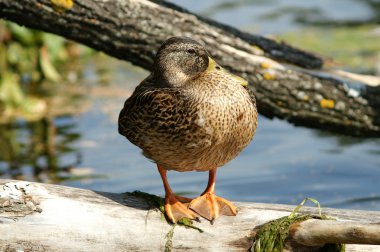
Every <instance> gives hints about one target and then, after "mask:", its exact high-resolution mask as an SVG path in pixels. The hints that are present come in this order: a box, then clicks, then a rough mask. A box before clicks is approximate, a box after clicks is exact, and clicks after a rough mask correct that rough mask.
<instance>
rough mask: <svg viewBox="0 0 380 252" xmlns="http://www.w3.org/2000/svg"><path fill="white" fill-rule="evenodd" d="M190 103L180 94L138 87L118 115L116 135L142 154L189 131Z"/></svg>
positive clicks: (149, 86) (173, 90)
mask: <svg viewBox="0 0 380 252" xmlns="http://www.w3.org/2000/svg"><path fill="white" fill-rule="evenodd" d="M190 107H191V106H189V101H188V100H187V99H186V97H184V96H183V95H182V94H181V92H180V91H178V90H176V89H171V88H155V87H153V86H151V85H144V83H142V84H140V85H139V86H138V87H137V88H136V90H135V92H134V93H133V94H132V96H131V97H130V98H129V99H127V100H126V102H125V104H124V107H123V109H122V110H121V112H120V115H119V133H120V134H121V135H123V136H125V137H126V138H127V139H128V140H129V141H131V142H132V143H133V144H135V145H137V146H139V147H140V148H142V149H143V150H145V149H146V148H149V147H150V146H148V145H150V144H153V143H152V141H159V140H160V139H162V138H164V137H165V135H167V136H173V135H175V134H177V133H178V131H181V130H184V129H186V128H187V127H191V124H192V115H194V114H195V112H192V111H191V108H190Z"/></svg>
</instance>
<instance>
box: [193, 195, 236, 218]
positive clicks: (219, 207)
mask: <svg viewBox="0 0 380 252" xmlns="http://www.w3.org/2000/svg"><path fill="white" fill-rule="evenodd" d="M189 208H190V209H191V210H193V211H195V212H196V213H198V214H199V215H200V216H202V217H203V218H206V219H208V220H209V221H213V220H215V219H216V218H218V217H219V216H220V215H228V216H235V215H237V212H238V211H237V208H236V207H235V206H234V205H233V204H232V203H231V202H230V201H228V200H226V199H223V198H221V197H218V196H216V195H215V194H214V193H209V192H207V193H204V194H203V195H201V196H199V197H198V198H195V199H193V200H192V201H191V202H190V204H189Z"/></svg>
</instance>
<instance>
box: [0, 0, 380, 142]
mask: <svg viewBox="0 0 380 252" xmlns="http://www.w3.org/2000/svg"><path fill="white" fill-rule="evenodd" d="M0 18H5V19H8V20H11V21H14V22H16V23H18V24H21V25H25V26H28V27H31V28H35V29H39V30H43V31H47V32H51V33H55V34H58V35H61V36H63V37H66V38H68V39H72V40H74V41H77V42H80V43H83V44H85V45H88V46H89V47H92V48H94V49H97V50H100V51H103V52H105V53H107V54H109V55H111V56H114V57H117V58H119V59H123V60H127V61H130V62H132V63H133V64H136V65H138V66H141V67H143V68H146V69H148V70H149V69H150V68H151V66H152V62H153V58H154V55H155V52H156V50H157V48H158V47H159V46H160V44H161V43H162V42H163V41H164V40H166V39H167V38H168V37H171V36H190V37H193V38H194V39H197V40H202V41H204V43H205V46H206V48H207V49H208V50H209V52H210V54H211V55H212V56H213V57H214V58H215V59H216V60H217V61H218V62H219V63H220V64H221V65H223V66H224V67H226V68H228V69H230V71H232V72H234V73H236V74H238V75H241V76H243V77H245V78H247V79H248V80H249V82H250V85H251V88H252V89H253V90H254V92H255V94H256V97H257V101H258V109H259V112H260V113H261V114H262V115H265V116H267V117H270V118H272V117H278V118H281V119H285V120H288V121H289V122H292V123H294V124H296V125H303V126H308V127H312V128H321V129H324V130H330V131H335V132H339V133H342V134H350V135H359V136H376V137H379V136H380V98H379V95H378V94H379V93H380V88H379V86H369V85H365V84H368V83H367V81H366V80H367V79H368V78H351V77H347V76H344V77H343V76H342V75H341V74H339V73H337V72H331V71H325V70H321V68H322V67H323V60H322V59H321V58H319V57H317V56H315V55H313V54H312V53H308V52H305V51H302V50H299V49H296V48H293V47H291V46H289V45H287V44H284V43H278V42H276V41H274V40H271V39H268V38H264V37H260V36H255V35H251V34H247V33H244V32H241V31H239V30H237V29H235V28H232V27H229V26H227V25H223V24H220V23H217V22H215V21H212V20H209V19H206V18H202V17H199V16H197V15H195V14H192V13H190V12H188V11H186V10H184V9H182V8H180V7H178V6H175V5H173V4H170V3H166V2H164V1H157V3H154V2H150V1H145V0H124V1H122V0H99V1H92V0H75V1H73V0H65V1H63V0H62V1H60V0H51V1H49V0H0ZM372 80H374V81H372V83H374V84H375V85H378V84H379V83H380V81H379V79H376V78H375V79H372Z"/></svg>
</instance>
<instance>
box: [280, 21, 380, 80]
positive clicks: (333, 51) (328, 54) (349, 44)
mask: <svg viewBox="0 0 380 252" xmlns="http://www.w3.org/2000/svg"><path fill="white" fill-rule="evenodd" d="M375 29H376V26H374V25H362V26H358V27H333V26H329V27H323V28H321V27H314V28H313V27H308V28H307V29H304V30H301V31H296V32H289V33H284V34H282V35H278V36H277V38H278V39H280V40H283V41H286V43H289V44H291V45H293V46H295V47H299V48H302V49H305V50H309V51H312V52H316V53H319V54H321V55H322V56H323V57H325V58H326V59H327V61H330V63H328V64H330V65H332V66H337V67H339V68H346V69H348V70H350V71H353V72H358V73H369V74H371V73H372V74H373V73H374V71H375V70H374V68H375V66H376V64H378V62H379V61H380V43H379V41H380V34H376V32H375V31H376V30H375ZM329 59H330V60H329ZM331 60H332V61H333V62H331Z"/></svg>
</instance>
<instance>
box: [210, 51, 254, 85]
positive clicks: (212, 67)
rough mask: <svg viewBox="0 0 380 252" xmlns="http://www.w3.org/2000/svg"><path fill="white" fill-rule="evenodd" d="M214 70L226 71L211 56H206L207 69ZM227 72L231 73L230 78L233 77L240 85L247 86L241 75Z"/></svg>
mask: <svg viewBox="0 0 380 252" xmlns="http://www.w3.org/2000/svg"><path fill="white" fill-rule="evenodd" d="M215 70H218V71H223V72H227V71H226V70H225V69H224V68H222V67H221V66H219V65H218V63H216V62H215V60H213V59H212V58H211V57H208V67H207V71H215ZM228 74H230V75H231V78H232V79H234V80H236V81H237V82H239V84H240V85H242V86H248V81H246V80H245V79H243V78H242V77H239V76H237V75H234V74H231V73H229V72H228Z"/></svg>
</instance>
